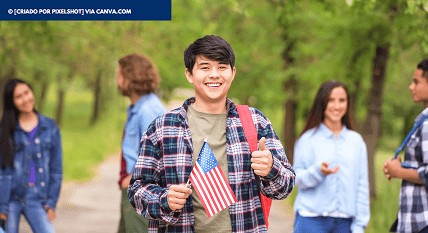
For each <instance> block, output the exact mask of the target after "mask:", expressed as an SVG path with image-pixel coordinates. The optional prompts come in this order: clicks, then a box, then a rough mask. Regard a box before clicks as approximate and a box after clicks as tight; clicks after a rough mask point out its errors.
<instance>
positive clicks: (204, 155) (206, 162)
mask: <svg viewBox="0 0 428 233" xmlns="http://www.w3.org/2000/svg"><path fill="white" fill-rule="evenodd" d="M198 162H199V164H200V166H201V167H202V170H203V171H204V173H207V172H209V171H210V170H211V169H214V168H215V167H216V166H217V165H218V163H217V160H216V159H215V156H214V154H213V152H212V150H211V148H210V147H209V145H208V143H206V142H204V145H203V146H202V151H201V153H200V155H199V158H198Z"/></svg>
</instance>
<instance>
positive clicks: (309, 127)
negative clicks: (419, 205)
mask: <svg viewBox="0 0 428 233" xmlns="http://www.w3.org/2000/svg"><path fill="white" fill-rule="evenodd" d="M349 103H350V102H349V93H348V91H347V88H346V86H345V85H344V84H343V83H341V82H338V81H327V82H325V83H323V84H322V85H321V87H320V88H319V90H318V93H317V95H316V97H315V100H314V103H313V105H312V108H311V111H310V113H309V116H308V118H307V122H306V125H305V128H304V129H303V132H302V134H301V136H300V138H299V139H298V140H297V142H296V146H295V148H294V166H293V167H294V169H295V171H296V184H297V187H298V193H297V197H296V201H295V204H294V209H295V212H296V218H295V222H294V232H295V233H312V232H313V233H347V232H349V233H350V232H352V233H360V232H364V229H365V228H366V227H367V224H368V222H369V218H370V206H369V203H370V197H369V183H368V161H367V149H366V144H365V142H364V141H363V138H362V137H361V135H360V134H359V133H357V132H355V131H353V130H352V129H353V127H352V124H351V118H350V114H349Z"/></svg>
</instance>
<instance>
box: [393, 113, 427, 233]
mask: <svg viewBox="0 0 428 233" xmlns="http://www.w3.org/2000/svg"><path fill="white" fill-rule="evenodd" d="M422 115H425V116H426V115H428V108H426V109H425V110H424V111H423V112H422V113H421V114H419V115H418V116H417V117H416V120H415V122H416V121H417V120H419V118H420V117H422ZM405 161H406V162H409V163H410V165H412V166H416V167H419V168H418V174H419V178H420V179H421V180H422V181H423V183H424V185H417V184H414V183H411V182H408V181H405V180H403V183H402V185H401V190H400V207H399V211H398V226H397V232H400V233H411V232H418V231H420V230H421V229H422V228H424V227H426V226H428V120H425V121H424V122H423V124H422V125H421V127H419V129H418V130H416V131H415V132H414V133H413V135H412V136H411V138H410V140H409V142H408V143H407V145H406V152H405Z"/></svg>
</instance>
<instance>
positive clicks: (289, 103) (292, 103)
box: [283, 77, 297, 164]
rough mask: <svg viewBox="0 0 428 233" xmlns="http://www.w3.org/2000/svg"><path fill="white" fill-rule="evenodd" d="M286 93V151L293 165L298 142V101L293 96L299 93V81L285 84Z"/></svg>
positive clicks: (293, 80)
mask: <svg viewBox="0 0 428 233" xmlns="http://www.w3.org/2000/svg"><path fill="white" fill-rule="evenodd" d="M284 91H285V93H286V95H287V96H288V98H287V100H286V101H285V119H284V130H283V132H284V140H285V142H284V149H285V153H286V155H287V158H288V161H289V162H290V163H291V164H293V160H294V153H293V152H294V143H295V142H296V120H297V117H296V115H297V114H296V109H297V101H296V98H294V97H293V96H294V95H295V93H296V92H297V81H296V80H295V78H294V77H292V78H291V79H290V80H288V81H286V82H285V83H284Z"/></svg>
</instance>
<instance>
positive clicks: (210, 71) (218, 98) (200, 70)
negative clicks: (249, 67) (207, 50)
mask: <svg viewBox="0 0 428 233" xmlns="http://www.w3.org/2000/svg"><path fill="white" fill-rule="evenodd" d="M235 74H236V69H235V67H233V68H232V67H230V64H222V63H219V62H218V61H212V60H209V59H208V58H206V57H204V56H197V58H196V61H195V65H194V66H193V69H192V73H190V72H189V70H187V69H186V78H187V80H188V81H189V83H191V84H193V86H194V88H195V97H196V101H197V102H199V103H200V104H212V103H219V102H221V103H224V102H225V101H226V97H227V92H228V91H229V88H230V85H231V84H232V81H233V79H234V78H235Z"/></svg>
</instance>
